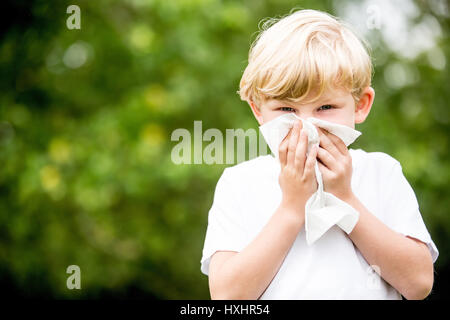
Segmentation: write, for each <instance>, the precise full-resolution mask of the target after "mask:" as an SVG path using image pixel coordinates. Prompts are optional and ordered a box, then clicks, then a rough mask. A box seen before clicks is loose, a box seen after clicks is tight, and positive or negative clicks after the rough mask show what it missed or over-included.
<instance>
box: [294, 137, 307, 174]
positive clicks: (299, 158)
mask: <svg viewBox="0 0 450 320" xmlns="http://www.w3.org/2000/svg"><path fill="white" fill-rule="evenodd" d="M306 150H308V135H307V134H306V132H305V131H303V130H301V131H300V138H299V141H298V144H297V149H296V150H295V160H294V165H295V167H296V168H297V170H298V172H300V173H301V172H303V170H304V167H305V161H306Z"/></svg>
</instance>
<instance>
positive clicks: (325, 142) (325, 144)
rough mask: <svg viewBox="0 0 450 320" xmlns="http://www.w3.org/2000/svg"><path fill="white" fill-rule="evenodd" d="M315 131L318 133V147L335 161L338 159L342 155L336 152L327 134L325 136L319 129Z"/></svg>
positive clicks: (323, 131)
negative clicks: (329, 154)
mask: <svg viewBox="0 0 450 320" xmlns="http://www.w3.org/2000/svg"><path fill="white" fill-rule="evenodd" d="M317 131H318V132H319V137H320V146H321V147H322V148H324V149H325V150H327V151H328V152H329V153H331V154H332V155H333V157H334V158H335V159H339V157H340V156H341V155H342V153H341V152H340V151H339V150H338V148H337V147H336V146H335V144H334V143H333V141H331V139H330V138H329V136H328V134H326V131H325V130H323V129H321V128H319V130H317Z"/></svg>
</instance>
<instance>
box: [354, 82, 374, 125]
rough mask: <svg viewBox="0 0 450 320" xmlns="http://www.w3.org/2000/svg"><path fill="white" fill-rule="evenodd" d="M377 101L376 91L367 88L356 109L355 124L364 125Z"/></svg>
mask: <svg viewBox="0 0 450 320" xmlns="http://www.w3.org/2000/svg"><path fill="white" fill-rule="evenodd" d="M374 99H375V90H373V88H372V87H367V88H365V89H364V90H363V91H362V93H361V96H360V98H359V101H358V103H357V104H356V107H355V123H363V122H364V120H366V118H367V116H368V115H369V112H370V109H371V108H372V104H373V100H374Z"/></svg>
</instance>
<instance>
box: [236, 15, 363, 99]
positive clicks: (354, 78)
mask: <svg viewBox="0 0 450 320" xmlns="http://www.w3.org/2000/svg"><path fill="white" fill-rule="evenodd" d="M371 78H372V63H371V60H370V56H369V53H368V47H367V44H366V43H365V42H364V40H362V39H360V38H358V37H357V36H356V34H355V33H354V31H352V30H351V28H350V27H349V26H348V25H346V24H345V23H344V22H342V21H339V20H338V19H337V18H335V17H333V16H331V15H329V14H327V13H324V12H320V11H316V10H300V11H296V12H294V13H290V14H288V15H287V16H285V17H282V18H270V19H269V20H268V21H266V22H265V23H264V24H263V28H262V30H261V32H260V33H259V34H258V36H257V38H256V39H255V41H254V42H253V44H252V45H251V47H250V52H249V63H248V66H247V68H246V69H245V71H244V74H243V75H242V79H241V81H240V86H239V87H240V90H239V91H237V93H238V94H239V95H240V97H241V100H244V101H247V102H249V101H252V102H255V103H257V105H258V106H259V103H262V102H265V101H267V100H269V99H278V100H282V101H289V102H297V103H305V102H312V101H314V100H317V99H318V98H319V97H320V96H321V95H322V93H323V91H324V90H326V89H327V88H344V89H347V90H349V91H350V92H351V94H352V95H353V97H354V99H355V101H358V98H359V96H360V94H361V91H362V90H363V89H364V88H365V87H367V86H370V83H371ZM307 97H309V98H307ZM306 99H307V100H306Z"/></svg>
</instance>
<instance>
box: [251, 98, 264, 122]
mask: <svg viewBox="0 0 450 320" xmlns="http://www.w3.org/2000/svg"><path fill="white" fill-rule="evenodd" d="M248 104H249V105H250V108H251V109H252V112H253V115H254V116H255V118H256V120H258V123H259V125H262V124H263V123H264V119H263V117H262V114H261V110H260V109H259V108H258V106H257V105H256V104H255V103H254V102H253V101H252V100H249V101H248Z"/></svg>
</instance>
